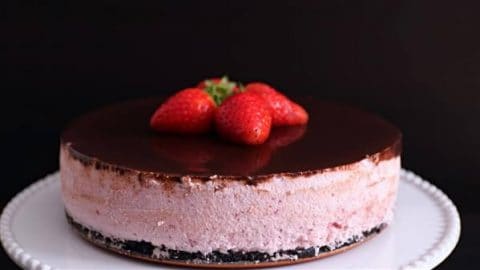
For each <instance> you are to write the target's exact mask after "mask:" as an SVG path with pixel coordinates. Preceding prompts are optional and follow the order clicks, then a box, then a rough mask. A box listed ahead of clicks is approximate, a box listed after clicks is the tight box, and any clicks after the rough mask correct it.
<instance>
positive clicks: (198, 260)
mask: <svg viewBox="0 0 480 270" xmlns="http://www.w3.org/2000/svg"><path fill="white" fill-rule="evenodd" d="M66 217H67V220H68V222H69V223H70V224H71V225H72V227H73V228H74V229H75V230H76V231H77V232H78V233H80V235H81V236H82V237H84V238H85V239H87V240H88V241H91V242H93V243H94V244H96V245H98V246H101V247H104V248H107V249H110V250H115V251H117V252H119V253H122V254H126V255H129V256H132V257H137V258H144V259H147V260H150V261H157V262H164V261H175V262H179V263H184V264H192V265H193V264H252V263H254V264H258V263H265V262H279V261H285V260H287V261H295V260H300V259H306V258H314V257H319V256H323V255H325V253H333V252H334V251H336V250H339V249H342V248H345V247H348V246H351V245H354V244H357V243H360V242H362V241H364V240H365V239H367V238H369V237H371V236H373V235H375V234H378V233H380V232H381V231H382V230H383V229H385V228H386V227H387V225H386V224H384V223H382V224H380V225H378V226H376V227H374V228H372V229H370V230H368V231H364V232H362V234H361V235H354V236H352V237H351V238H349V239H348V240H347V241H346V242H342V243H336V245H335V247H329V246H321V247H320V246H315V247H309V248H296V249H291V250H280V251H277V252H275V253H274V254H269V253H264V252H257V251H249V252H242V251H233V250H228V251H227V252H226V253H224V252H219V251H213V252H211V253H208V254H202V253H200V252H194V253H192V252H186V251H180V250H173V249H168V248H166V247H165V246H163V245H162V246H154V245H152V244H151V243H149V242H145V241H132V240H122V239H116V238H111V237H106V236H104V235H102V234H101V233H99V232H97V231H95V230H92V229H89V228H87V227H85V226H83V225H82V224H80V223H78V222H76V221H75V220H73V218H72V217H71V216H69V215H68V213H66Z"/></svg>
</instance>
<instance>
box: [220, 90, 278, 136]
mask: <svg viewBox="0 0 480 270" xmlns="http://www.w3.org/2000/svg"><path fill="white" fill-rule="evenodd" d="M215 125H216V129H217V131H218V133H219V134H220V135H221V136H222V137H223V138H225V139H227V140H230V141H233V142H237V143H245V144H251V145H255V144H262V143H263V142H265V141H266V140H267V138H268V135H269V134H270V129H271V126H272V116H271V114H270V109H269V108H268V105H267V104H266V103H265V101H264V100H263V99H262V98H261V97H260V96H258V95H256V94H251V93H239V94H235V95H233V96H231V97H230V98H228V99H227V100H225V101H224V102H223V104H222V105H221V106H220V107H218V109H217V111H216V112H215Z"/></svg>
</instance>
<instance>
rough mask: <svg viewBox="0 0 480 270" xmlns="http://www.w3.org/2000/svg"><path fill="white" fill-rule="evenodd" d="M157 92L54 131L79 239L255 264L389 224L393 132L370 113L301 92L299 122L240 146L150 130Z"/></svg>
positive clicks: (341, 246) (307, 252)
mask: <svg viewBox="0 0 480 270" xmlns="http://www.w3.org/2000/svg"><path fill="white" fill-rule="evenodd" d="M163 100H164V99H163V98H151V99H142V100H134V101H128V102H124V103H119V104H115V105H111V106H108V107H105V108H102V109H99V110H97V111H94V112H91V113H88V114H86V115H83V116H81V117H80V118H78V119H77V120H75V121H73V122H72V123H71V124H70V125H69V126H68V127H67V128H66V130H65V131H64V133H63V134H62V138H61V150H60V174H61V184H62V195H63V201H64V203H65V211H66V215H67V220H68V221H69V223H70V224H72V225H73V228H74V229H76V230H77V231H78V232H79V233H80V234H81V235H82V236H83V237H84V238H86V239H87V240H89V241H90V242H93V243H94V244H97V245H99V246H102V247H105V248H108V249H110V250H113V251H116V252H119V253H122V254H126V255H129V256H132V257H138V258H142V259H147V260H151V261H157V262H162V263H169V264H179V265H190V266H205V267H215V266H221V267H238V266H242V267H244V266H255V265H256V266H265V265H272V264H285V263H292V262H300V261H305V260H310V259H315V258H320V257H322V256H326V255H331V254H334V253H337V252H338V251H342V250H345V249H348V248H350V247H353V246H355V245H356V244H358V243H361V242H362V241H364V240H365V239H368V238H369V237H370V236H372V235H375V234H377V233H379V232H380V231H382V230H383V229H384V228H385V227H386V226H387V225H388V224H389V223H391V222H392V218H393V208H394V202H395V199H396V195H397V189H398V181H399V175H400V153H401V133H400V132H399V130H398V129H397V128H395V127H394V126H393V125H391V124H389V123H388V122H386V121H385V120H383V119H382V118H380V117H378V116H375V115H373V114H370V113H367V112H364V111H362V110H358V109H355V108H351V107H349V106H345V105H341V104H337V103H334V102H326V101H318V100H315V99H309V98H307V99H304V100H301V102H300V103H301V104H302V105H303V106H304V107H305V109H306V110H307V111H308V112H309V115H310V120H309V123H308V125H304V126H288V127H275V128H273V129H272V131H271V134H270V137H269V138H268V141H267V142H265V143H264V144H261V145H257V146H247V145H238V144H234V143H231V142H226V141H223V140H222V139H221V138H219V137H217V135H215V134H214V133H211V134H204V135H190V136H187V135H184V136H181V135H171V134H159V133H155V132H153V131H152V130H151V129H150V128H149V123H148V122H149V118H150V116H151V115H152V113H153V112H154V111H155V109H156V108H157V107H158V105H159V104H160V103H162V101H163Z"/></svg>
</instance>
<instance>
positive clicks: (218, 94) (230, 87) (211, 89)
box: [197, 76, 242, 105]
mask: <svg viewBox="0 0 480 270" xmlns="http://www.w3.org/2000/svg"><path fill="white" fill-rule="evenodd" d="M197 88H200V89H204V90H205V91H206V92H207V93H208V94H210V96H212V98H213V100H214V101H215V103H216V104H217V105H220V104H222V102H223V101H224V100H225V99H226V98H227V97H229V96H231V95H233V94H235V93H239V92H240V91H241V88H242V86H241V85H239V84H237V83H235V82H233V81H230V80H229V79H228V77H227V76H223V77H222V78H211V79H207V80H204V81H201V82H199V83H198V85H197Z"/></svg>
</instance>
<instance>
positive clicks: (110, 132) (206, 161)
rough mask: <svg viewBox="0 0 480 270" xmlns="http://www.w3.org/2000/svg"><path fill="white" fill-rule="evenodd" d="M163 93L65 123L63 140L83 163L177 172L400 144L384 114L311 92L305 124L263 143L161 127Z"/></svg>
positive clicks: (307, 160) (269, 170)
mask: <svg viewBox="0 0 480 270" xmlns="http://www.w3.org/2000/svg"><path fill="white" fill-rule="evenodd" d="M162 100H163V99H162V98H152V99H143V100H134V101H128V102H124V103H119V104H115V105H111V106H108V107H104V108H101V109H99V110H96V111H93V112H91V113H88V114H85V115H83V116H81V117H80V118H78V119H76V120H75V121H73V122H72V123H71V124H70V125H69V126H68V127H67V129H66V130H65V131H64V133H63V135H62V144H63V146H64V147H67V149H68V150H69V151H70V153H71V154H72V155H73V156H74V157H75V158H77V159H79V160H81V161H82V162H84V163H91V164H95V165H96V166H98V165H99V164H100V166H99V167H102V166H103V167H108V168H116V169H120V170H126V171H129V170H134V171H142V172H152V173H158V174H161V175H164V176H172V177H178V176H184V175H191V176H199V177H209V176H212V175H218V176H221V177H228V176H237V177H238V176H242V177H243V176H251V177H252V178H255V177H261V176H267V175H271V174H279V173H283V174H297V173H308V172H314V171H318V170H323V169H329V168H332V167H337V166H342V165H348V164H350V163H353V162H356V161H359V160H361V159H364V158H366V157H372V158H375V159H388V158H391V157H393V156H397V155H399V154H400V151H401V133H400V131H399V130H398V129H397V128H395V127H394V126H393V125H391V124H389V123H388V122H386V121H385V120H383V119H382V118H380V117H378V116H375V115H373V114H370V113H366V112H363V111H361V110H358V109H354V108H351V107H349V106H346V105H341V104H336V103H332V102H325V101H319V100H313V99H305V100H298V101H299V103H300V104H302V105H303V106H304V107H305V108H306V110H307V111H308V112H309V115H310V120H309V123H308V124H307V125H306V126H294V127H282V128H274V129H273V130H272V134H271V136H270V138H269V140H268V141H267V142H266V143H265V144H263V145H260V146H245V145H236V144H233V143H230V142H225V141H223V140H221V139H220V138H218V137H217V136H216V135H215V133H214V132H212V133H211V134H205V135H201V136H179V135H172V134H159V133H156V132H154V131H152V130H151V129H150V127H149V119H150V116H151V114H152V113H153V112H154V111H155V109H156V108H157V106H158V105H159V104H160V103H161V102H162Z"/></svg>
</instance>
